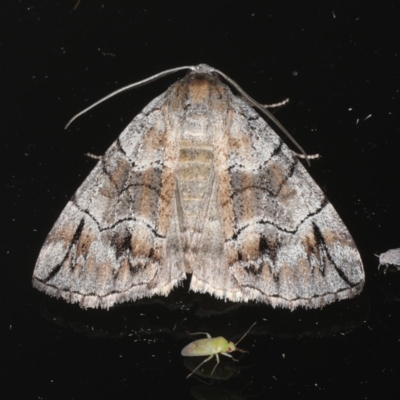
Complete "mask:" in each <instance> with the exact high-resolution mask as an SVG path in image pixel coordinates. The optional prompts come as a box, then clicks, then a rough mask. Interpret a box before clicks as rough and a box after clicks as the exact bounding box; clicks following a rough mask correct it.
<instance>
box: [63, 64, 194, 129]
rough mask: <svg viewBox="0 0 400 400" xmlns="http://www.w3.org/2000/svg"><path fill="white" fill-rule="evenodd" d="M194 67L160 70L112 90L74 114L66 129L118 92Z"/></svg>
mask: <svg viewBox="0 0 400 400" xmlns="http://www.w3.org/2000/svg"><path fill="white" fill-rule="evenodd" d="M194 68H195V67H193V66H186V67H177V68H172V69H167V70H166V71H163V72H159V73H158V74H155V75H153V76H151V77H150V78H146V79H143V80H142V81H139V82H136V83H131V84H130V85H128V86H124V87H122V88H120V89H118V90H116V91H115V92H112V93H110V94H108V95H107V96H105V97H103V98H101V99H100V100H98V101H96V103H93V104H92V105H90V106H89V107H87V108H85V109H84V110H82V111H81V112H79V113H78V114H76V115H74V116H73V117H72V118H71V119H70V120H69V121H68V123H67V125H65V127H64V129H67V128H68V127H69V126H70V125H71V124H72V122H74V121H75V120H76V119H77V118H78V117H80V116H81V115H82V114H85V113H86V112H88V111H89V110H91V109H92V108H94V107H96V106H98V105H99V104H101V103H103V101H106V100H108V99H109V98H111V97H113V96H116V95H117V94H120V93H122V92H125V91H127V90H130V89H135V88H137V87H139V86H144V85H146V84H148V83H150V82H153V81H156V80H157V79H160V78H162V77H164V76H167V75H170V74H173V73H175V72H178V71H182V70H185V69H191V70H193V69H194Z"/></svg>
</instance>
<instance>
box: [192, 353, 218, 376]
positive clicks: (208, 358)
mask: <svg viewBox="0 0 400 400" xmlns="http://www.w3.org/2000/svg"><path fill="white" fill-rule="evenodd" d="M216 356H217V359H218V355H217V354H216ZM213 357H214V354H211V356H210V357H207V358H206V359H205V360H204V361H202V362H201V363H200V364H199V365H198V366H197V367H196V368H195V369H194V370H193V371H192V372H191V373H190V374H189V375H188V376H187V377H186V379H188V378H190V377H191V376H192V375H193V374H194V373H195V372H196V371H197V370H198V369H199V368H200V367H201V366H202V365H203V364H205V363H206V362H208V361H210V360H211V359H212V358H213ZM218 360H219V359H218ZM218 363H219V361H218V362H217V365H218ZM214 369H215V367H214ZM214 369H213V372H214ZM211 375H212V373H211Z"/></svg>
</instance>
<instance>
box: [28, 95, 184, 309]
mask: <svg viewBox="0 0 400 400" xmlns="http://www.w3.org/2000/svg"><path fill="white" fill-rule="evenodd" d="M167 94H168V92H166V93H164V94H162V95H161V96H159V97H158V98H156V99H155V100H153V101H152V102H151V103H150V104H149V105H148V106H147V107H146V108H145V109H144V110H143V111H142V113H140V114H139V115H138V116H137V117H136V118H135V119H134V120H133V121H132V122H131V123H130V124H129V125H128V127H127V128H126V129H125V130H124V131H123V132H122V134H121V135H120V137H119V138H118V139H117V141H116V142H114V143H113V144H112V145H111V147H110V148H109V149H108V150H107V152H106V154H105V155H104V157H103V158H102V160H101V161H99V162H98V164H97V165H96V167H95V168H94V169H93V171H92V172H91V173H90V175H89V176H88V177H87V179H86V180H85V181H84V182H83V184H82V185H81V187H80V188H79V189H78V190H77V192H76V193H75V195H74V196H73V197H72V199H71V200H70V201H69V203H68V204H67V206H66V207H65V209H64V211H63V212H62V214H61V215H60V217H59V219H58V220H57V222H56V223H55V225H54V227H53V228H52V230H51V232H50V233H49V235H48V237H47V239H46V241H45V244H44V246H43V248H42V250H41V252H40V255H39V258H38V261H37V264H36V267H35V271H34V275H33V284H34V286H35V287H37V288H38V289H40V290H43V291H45V292H46V293H48V294H50V295H53V296H57V297H63V298H64V299H66V300H67V301H70V302H79V303H80V304H81V306H82V307H103V308H109V307H111V306H112V305H113V304H114V303H118V302H122V301H126V300H134V299H138V298H141V297H144V296H152V295H154V294H163V295H166V294H167V293H168V292H169V291H170V290H171V289H172V288H173V287H174V286H175V285H176V284H177V282H178V281H179V280H181V279H184V278H185V271H184V262H183V250H182V243H181V236H180V235H181V233H180V230H179V222H178V218H177V204H176V193H175V174H174V171H171V169H170V168H168V167H167V166H165V165H164V161H165V159H166V157H167V155H166V152H165V151H166V150H165V149H166V141H168V140H169V138H168V129H167V126H166V124H167V123H166V117H165V116H164V115H163V113H164V111H163V110H164V108H163V106H164V105H165V103H166V100H168V96H167ZM172 157H173V155H172Z"/></svg>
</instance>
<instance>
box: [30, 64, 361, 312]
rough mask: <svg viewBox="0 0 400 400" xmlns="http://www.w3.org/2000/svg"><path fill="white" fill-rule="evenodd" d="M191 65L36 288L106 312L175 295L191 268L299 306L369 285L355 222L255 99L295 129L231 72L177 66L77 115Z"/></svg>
mask: <svg viewBox="0 0 400 400" xmlns="http://www.w3.org/2000/svg"><path fill="white" fill-rule="evenodd" d="M180 70H189V71H190V72H189V73H188V74H187V75H186V76H185V77H184V78H182V79H180V80H179V81H177V82H176V83H174V84H173V85H172V86H171V87H170V88H169V89H168V90H167V91H166V92H164V93H163V94H161V95H160V96H158V97H157V98H155V99H154V100H153V101H151V102H150V104H149V105H147V106H146V107H145V108H144V109H143V111H142V112H141V113H139V114H138V115H137V116H136V117H135V118H134V119H133V120H132V122H131V123H130V124H129V125H128V126H127V127H126V129H125V130H124V131H123V132H122V133H121V135H120V136H119V137H118V139H117V140H116V141H115V142H114V143H113V144H112V145H111V147H110V148H109V149H108V150H107V152H106V153H105V154H104V156H102V157H101V159H100V160H99V161H98V163H97V165H96V166H95V168H94V169H93V170H92V172H91V173H90V174H89V176H88V177H87V178H86V180H85V181H84V182H83V183H82V185H81V186H80V187H79V189H78V190H77V191H76V193H75V194H74V195H73V196H72V198H71V200H70V201H69V202H68V204H67V205H66V207H65V209H64V211H63V212H62V213H61V215H60V217H59V218H58V220H57V221H56V223H55V225H54V226H53V228H52V230H51V231H50V233H49V234H48V236H47V239H46V241H45V243H44V245H43V248H42V250H41V252H40V254H39V258H38V260H37V263H36V267H35V270H34V273H33V286H34V287H35V288H37V289H39V290H42V291H44V292H45V293H47V294H49V295H51V296H55V297H61V298H63V299H65V300H66V301H68V302H70V303H79V304H80V306H81V307H83V308H88V307H101V308H106V309H108V308H110V307H112V306H113V305H114V304H116V303H121V302H124V301H132V300H136V299H140V298H142V297H151V296H154V295H163V296H166V295H168V293H169V292H170V291H171V290H172V289H173V288H174V287H175V286H177V285H178V284H179V283H180V282H182V281H183V280H184V279H185V278H186V276H187V274H191V282H190V289H191V290H193V291H195V292H201V293H210V294H212V295H214V296H216V297H217V298H219V299H224V300H231V301H235V302H247V301H250V300H254V301H258V302H264V303H268V304H270V305H272V306H273V307H277V306H279V307H286V308H290V309H294V308H296V307H298V306H303V307H306V308H317V307H323V306H325V305H326V304H328V303H331V302H333V301H336V300H341V299H345V298H350V297H352V296H354V295H356V294H358V293H359V292H360V291H361V290H362V288H363V285H364V270H363V266H362V262H361V258H360V255H359V253H358V251H357V248H356V246H355V244H354V242H353V239H352V237H351V235H350V233H349V232H348V230H347V228H346V227H345V225H344V224H343V222H342V221H341V219H340V217H339V216H338V214H337V213H336V211H335V210H334V208H333V207H332V205H331V204H330V203H329V201H328V200H327V198H326V197H325V195H324V194H323V192H322V191H321V189H320V188H319V187H318V186H317V184H316V183H315V182H314V181H313V179H312V178H311V177H310V175H309V174H308V173H307V171H306V170H305V168H304V167H303V165H302V163H301V162H300V161H299V157H298V156H297V155H295V154H294V153H293V152H292V151H291V150H290V149H289V148H288V146H287V145H286V144H284V143H283V141H282V140H281V139H280V137H279V136H278V135H277V134H276V133H275V132H274V131H273V130H272V128H271V127H270V126H269V125H268V124H267V122H266V121H265V120H264V119H263V118H262V117H261V116H260V115H259V114H258V113H257V112H256V111H255V110H254V108H255V109H258V111H259V112H260V113H263V114H264V115H267V116H268V117H269V118H270V119H272V120H273V122H274V123H275V124H276V125H278V127H280V128H281V130H283V131H284V132H286V130H284V128H283V127H282V126H281V125H280V124H279V122H278V121H276V120H275V119H274V117H273V116H272V115H271V114H270V113H268V111H267V110H266V109H265V107H264V106H262V105H261V104H259V103H257V102H256V101H255V100H253V99H252V98H251V97H250V96H249V95H247V94H246V93H245V92H244V91H243V90H242V89H241V88H240V87H239V86H238V85H237V84H236V83H235V82H234V81H233V80H232V79H230V78H229V77H228V76H226V75H225V74H224V73H222V72H221V71H218V70H216V69H214V68H212V67H210V66H208V65H205V64H200V65H197V66H189V67H179V68H175V69H172V70H168V71H164V72H162V73H160V74H158V75H155V76H153V77H151V78H148V79H145V80H143V81H141V82H138V83H136V84H133V85H130V86H127V87H125V88H122V89H120V90H118V91H116V92H114V93H112V94H110V95H108V96H106V97H105V98H104V99H101V100H99V101H98V102H97V103H95V104H94V105H93V106H91V107H89V108H87V109H86V110H84V111H82V112H81V113H79V114H78V115H77V116H79V115H81V114H82V113H84V112H86V111H88V110H89V109H90V108H92V107H94V106H95V105H97V104H99V103H100V102H102V101H104V100H105V99H107V98H109V97H111V96H113V95H115V94H117V93H119V92H121V91H124V90H127V89H130V88H132V87H137V86H140V85H143V84H145V83H148V82H150V81H152V80H154V79H157V78H159V77H161V76H165V75H167V74H170V73H173V72H177V71H180ZM221 78H223V79H224V80H225V81H227V82H228V83H229V84H231V85H232V86H233V87H234V88H235V90H237V91H238V92H239V94H240V97H239V96H237V95H235V94H233V93H232V91H231V89H230V88H229V87H228V86H227V85H226V84H224V83H223V82H222V81H221ZM77 116H75V117H74V118H73V119H75V118H76V117H77ZM71 122H72V120H71ZM300 149H301V148H300ZM301 150H302V149H301ZM302 151H303V150H302Z"/></svg>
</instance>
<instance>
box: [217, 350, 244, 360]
mask: <svg viewBox="0 0 400 400" xmlns="http://www.w3.org/2000/svg"><path fill="white" fill-rule="evenodd" d="M236 350H237V349H236ZM221 354H222V355H224V356H226V357H229V358H231V359H232V360H233V361H239V360H236V358H233V356H232V355H230V354H228V353H221ZM218 362H219V361H218Z"/></svg>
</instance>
